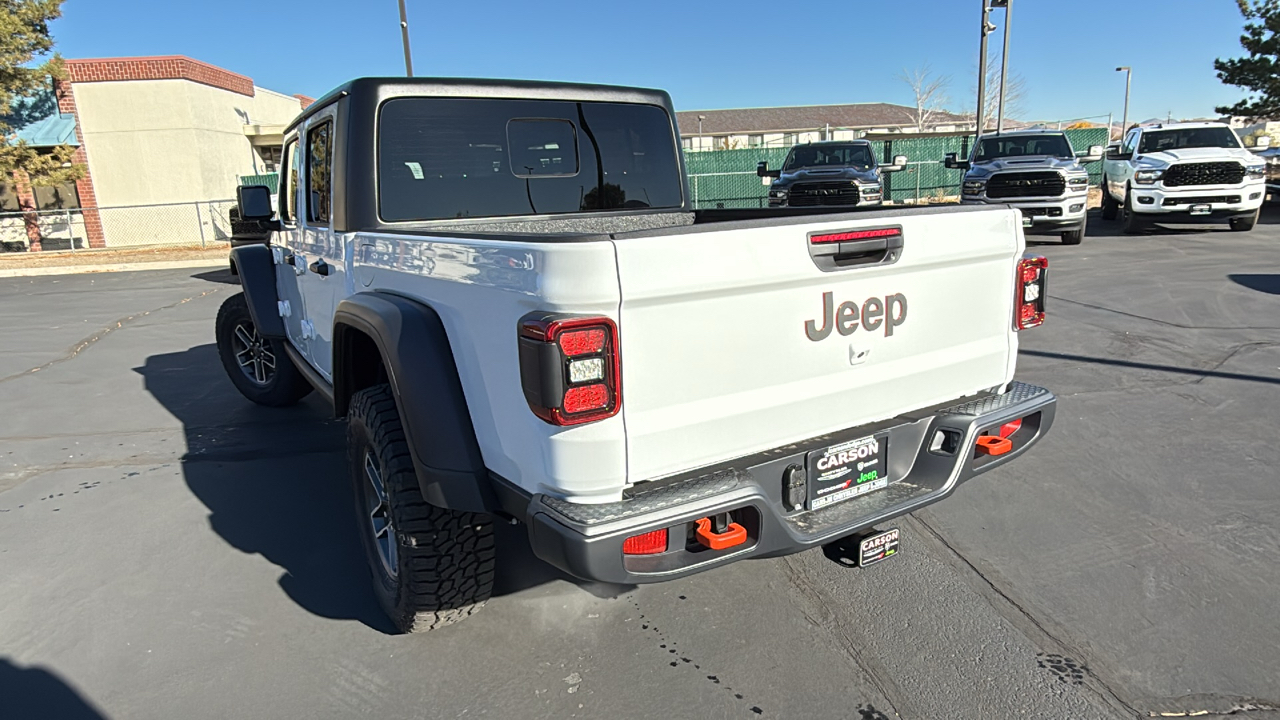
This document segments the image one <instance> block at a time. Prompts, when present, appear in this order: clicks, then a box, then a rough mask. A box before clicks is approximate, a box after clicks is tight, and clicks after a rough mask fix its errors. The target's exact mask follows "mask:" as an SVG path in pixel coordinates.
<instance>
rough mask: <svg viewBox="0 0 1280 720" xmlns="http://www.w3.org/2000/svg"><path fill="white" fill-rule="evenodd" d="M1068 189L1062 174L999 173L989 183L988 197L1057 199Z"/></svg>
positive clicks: (1050, 172) (1049, 172)
mask: <svg viewBox="0 0 1280 720" xmlns="http://www.w3.org/2000/svg"><path fill="white" fill-rule="evenodd" d="M1066 189H1067V181H1066V180H1065V179H1064V178H1063V177H1062V173H1058V172H1052V171H1040V172H1010V173H998V174H996V175H994V176H992V178H991V179H990V180H988V181H987V197H989V198H1017V197H1057V196H1059V195H1061V194H1062V193H1063V191H1065V190H1066Z"/></svg>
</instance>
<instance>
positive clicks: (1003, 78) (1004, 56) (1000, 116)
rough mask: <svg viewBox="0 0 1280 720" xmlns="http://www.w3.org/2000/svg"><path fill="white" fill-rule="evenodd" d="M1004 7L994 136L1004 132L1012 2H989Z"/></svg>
mask: <svg viewBox="0 0 1280 720" xmlns="http://www.w3.org/2000/svg"><path fill="white" fill-rule="evenodd" d="M1000 6H1004V48H1003V49H1002V50H1001V51H1000V104H999V105H998V106H997V110H996V134H997V135H998V134H1000V133H1002V132H1004V91H1005V88H1006V87H1008V85H1009V16H1010V15H1011V14H1012V13H1013V0H991V7H1000Z"/></svg>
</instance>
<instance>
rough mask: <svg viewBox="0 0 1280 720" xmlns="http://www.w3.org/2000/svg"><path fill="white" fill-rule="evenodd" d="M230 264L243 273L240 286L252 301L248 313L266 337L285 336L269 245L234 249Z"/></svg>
mask: <svg viewBox="0 0 1280 720" xmlns="http://www.w3.org/2000/svg"><path fill="white" fill-rule="evenodd" d="M231 265H232V267H234V268H235V269H236V272H237V274H238V275H239V277H240V287H242V288H244V297H245V300H246V301H248V304H249V316H250V317H252V318H253V324H254V325H255V326H257V328H258V333H259V334H260V335H262V336H263V337H268V338H276V339H280V338H283V337H284V336H285V331H284V320H283V319H281V317H280V308H279V305H277V302H278V300H279V298H278V296H277V295H276V263H275V259H274V258H273V257H272V254H271V248H269V247H267V246H266V245H245V246H243V247H238V248H235V249H233V250H232V251H231Z"/></svg>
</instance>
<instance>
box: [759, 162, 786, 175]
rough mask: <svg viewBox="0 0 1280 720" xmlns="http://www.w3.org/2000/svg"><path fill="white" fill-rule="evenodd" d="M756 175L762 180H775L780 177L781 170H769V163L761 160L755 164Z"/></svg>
mask: <svg viewBox="0 0 1280 720" xmlns="http://www.w3.org/2000/svg"><path fill="white" fill-rule="evenodd" d="M756 175H757V176H759V177H762V178H776V177H779V176H781V175H782V171H781V170H770V169H769V163H767V162H765V161H764V160H761V161H760V162H758V163H756Z"/></svg>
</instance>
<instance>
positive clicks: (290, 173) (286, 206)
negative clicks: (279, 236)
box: [276, 140, 298, 222]
mask: <svg viewBox="0 0 1280 720" xmlns="http://www.w3.org/2000/svg"><path fill="white" fill-rule="evenodd" d="M284 157H285V163H284V166H283V167H282V168H281V171H282V172H283V173H284V177H282V178H280V198H279V201H278V202H277V203H276V204H277V205H278V206H279V208H280V220H281V221H283V222H293V218H294V215H293V206H294V204H295V203H297V202H298V167H297V165H298V141H297V140H290V141H289V144H288V145H287V146H286V147H285V149H284Z"/></svg>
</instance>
